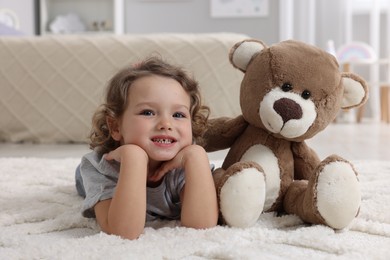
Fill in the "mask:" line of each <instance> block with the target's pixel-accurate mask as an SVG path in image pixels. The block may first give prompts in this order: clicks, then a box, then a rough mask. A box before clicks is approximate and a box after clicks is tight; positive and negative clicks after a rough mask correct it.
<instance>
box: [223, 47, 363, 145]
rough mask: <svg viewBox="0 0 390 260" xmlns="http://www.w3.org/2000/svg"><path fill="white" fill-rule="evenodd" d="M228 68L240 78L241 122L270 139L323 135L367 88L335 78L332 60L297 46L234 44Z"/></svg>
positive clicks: (347, 77) (353, 78) (343, 76)
mask: <svg viewBox="0 0 390 260" xmlns="http://www.w3.org/2000/svg"><path fill="white" fill-rule="evenodd" d="M230 62H231V63H232V64H233V66H234V67H236V68H238V69H240V70H241V71H243V72H244V73H245V75H244V78H243V81H242V84H241V92H240V104H241V110H242V114H243V116H244V118H245V120H246V121H247V122H248V123H249V124H251V125H253V126H255V127H260V128H263V129H266V130H267V131H269V132H271V133H272V134H273V135H274V136H276V137H279V138H285V139H288V140H291V141H303V140H305V139H307V138H310V137H312V136H314V135H315V134H317V133H318V132H319V131H321V130H323V129H324V128H325V127H326V126H327V125H328V124H329V123H330V122H332V121H333V120H334V119H335V117H336V115H337V113H338V111H339V110H340V109H341V108H352V107H356V106H359V105H361V104H363V103H364V102H365V101H366V99H367V85H366V83H365V81H364V80H363V79H361V78H360V77H358V76H357V75H354V74H352V73H341V72H340V71H339V66H338V63H337V61H336V59H335V58H334V57H333V56H332V55H330V54H328V53H327V52H325V51H323V50H322V49H320V48H317V47H314V46H311V45H308V44H305V43H303V42H298V41H292V40H290V41H284V42H280V43H277V44H274V45H272V46H270V47H267V46H266V45H265V44H264V43H263V42H261V41H258V40H245V41H242V42H239V43H237V44H236V45H235V46H234V47H233V48H232V50H231V52H230Z"/></svg>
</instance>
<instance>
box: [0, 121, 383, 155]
mask: <svg viewBox="0 0 390 260" xmlns="http://www.w3.org/2000/svg"><path fill="white" fill-rule="evenodd" d="M307 143H308V144H309V146H310V147H312V148H313V149H314V150H315V151H316V152H317V153H318V155H319V156H320V158H321V159H324V158H325V157H326V156H328V155H331V154H338V155H340V156H342V157H344V158H345V159H348V160H385V161H389V163H390V124H383V123H360V124H355V123H334V124H332V125H330V126H328V127H327V128H326V129H325V130H324V131H322V132H321V133H319V134H318V135H317V136H315V137H313V138H312V139H310V140H308V141H307ZM88 151H89V149H88V146H87V145H84V144H78V145H75V144H67V145H65V144H63V145H48V144H45V145H31V144H22V145H21V144H0V157H22V156H33V157H48V158H62V157H81V156H82V155H83V154H85V153H87V152H88ZM225 153H226V150H225V151H221V152H218V153H211V154H210V160H217V159H220V158H223V156H224V154H225Z"/></svg>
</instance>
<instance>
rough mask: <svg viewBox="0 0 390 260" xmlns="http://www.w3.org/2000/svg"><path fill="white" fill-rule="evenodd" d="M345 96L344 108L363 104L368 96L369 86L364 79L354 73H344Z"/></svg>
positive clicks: (342, 105) (342, 75)
mask: <svg viewBox="0 0 390 260" xmlns="http://www.w3.org/2000/svg"><path fill="white" fill-rule="evenodd" d="M341 77H342V84H343V86H344V96H343V101H342V104H341V107H342V108H344V109H345V108H352V107H358V106H360V105H363V104H364V103H365V102H366V101H367V98H368V87H367V83H366V81H365V80H364V79H362V78H360V77H359V76H357V75H356V74H353V73H342V74H341Z"/></svg>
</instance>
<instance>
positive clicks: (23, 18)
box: [0, 0, 35, 35]
mask: <svg viewBox="0 0 390 260" xmlns="http://www.w3.org/2000/svg"><path fill="white" fill-rule="evenodd" d="M0 8H6V9H10V10H11V11H13V12H14V13H16V15H17V17H18V20H19V24H20V28H19V30H20V31H21V32H22V33H23V34H25V35H34V34H35V9H34V0H0Z"/></svg>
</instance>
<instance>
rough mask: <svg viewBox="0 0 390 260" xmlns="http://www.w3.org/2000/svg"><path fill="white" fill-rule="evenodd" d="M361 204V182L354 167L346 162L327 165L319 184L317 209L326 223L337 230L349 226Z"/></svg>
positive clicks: (321, 173) (320, 176) (320, 174)
mask: <svg viewBox="0 0 390 260" xmlns="http://www.w3.org/2000/svg"><path fill="white" fill-rule="evenodd" d="M360 202H361V193H360V186H359V181H358V179H357V176H356V174H355V171H354V170H353V168H352V166H351V165H350V164H349V163H347V162H345V161H334V162H331V163H329V164H327V165H325V167H324V168H323V169H322V171H321V172H320V173H319V176H318V183H317V209H318V211H319V213H320V214H321V216H322V218H323V219H324V220H325V222H326V223H327V224H328V225H329V226H330V227H332V228H335V229H342V228H344V227H346V226H348V224H349V223H350V222H351V221H352V220H353V219H354V218H355V216H356V215H357V213H358V211H359V207H360Z"/></svg>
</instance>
